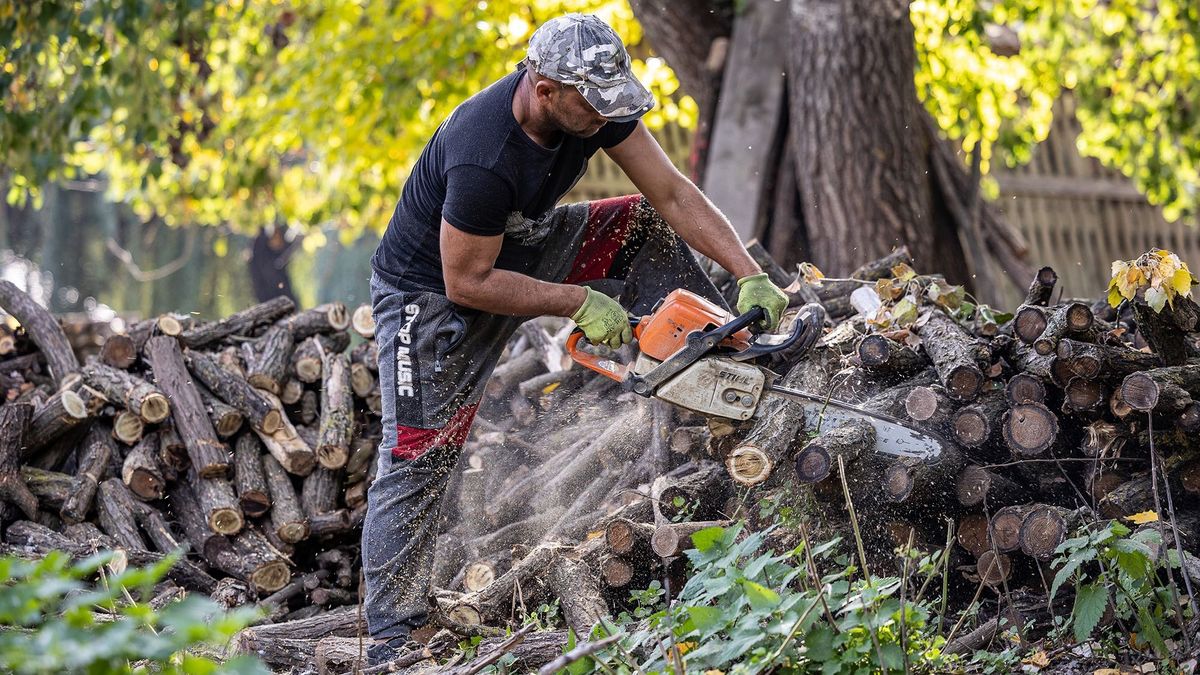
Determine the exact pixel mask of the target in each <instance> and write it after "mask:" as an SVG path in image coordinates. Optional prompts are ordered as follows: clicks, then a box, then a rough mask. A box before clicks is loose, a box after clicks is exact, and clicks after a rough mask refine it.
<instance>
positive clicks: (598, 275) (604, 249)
mask: <svg viewBox="0 0 1200 675" xmlns="http://www.w3.org/2000/svg"><path fill="white" fill-rule="evenodd" d="M641 198H642V196H641V195H636V194H635V195H625V196H623V197H610V198H608V199H597V200H595V201H592V202H588V217H587V224H586V225H585V229H584V232H583V244H581V245H580V247H579V254H578V255H576V256H575V261H574V262H573V263H572V264H571V273H570V274H568V275H567V278H566V279H564V280H563V283H564V284H579V283H583V282H584V281H595V280H597V279H604V278H607V277H608V271H609V270H610V269H612V264H613V261H614V260H616V258H617V253H618V252H620V250H621V247H622V246H624V245H625V240H626V239H627V238H628V237H629V234H630V233H631V232H632V231H633V225H634V223H633V220H634V213H635V208H634V207H635V206H636V205H637V203H638V201H639V200H640V199H641Z"/></svg>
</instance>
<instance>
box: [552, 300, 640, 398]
mask: <svg viewBox="0 0 1200 675" xmlns="http://www.w3.org/2000/svg"><path fill="white" fill-rule="evenodd" d="M640 321H641V318H639V317H636V316H631V317H629V327H630V328H637V325H638V323H639V322H640ZM581 340H582V341H583V344H585V345H590V344H592V342H591V341H590V340H588V339H587V336H586V335H584V334H583V329H582V328H580V327H578V326H576V327H575V330H573V331H571V334H570V335H568V336H567V353H568V354H570V355H571V359H572V360H573V361H575V363H578V364H579V365H581V366H583V367H584V368H587V369H589V370H594V371H596V372H597V373H600V374H601V375H603V376H605V377H607V378H611V379H614V380H616V381H617V382H624V381H625V376H626V375H628V374H629V364H627V363H618V362H617V361H613V360H612V359H606V358H602V357H599V356H596V355H595V354H593V353H591V352H587V351H584V350H582V349H580V348H579V347H580V344H579V342H580V341H581Z"/></svg>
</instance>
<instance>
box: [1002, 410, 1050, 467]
mask: <svg viewBox="0 0 1200 675" xmlns="http://www.w3.org/2000/svg"><path fill="white" fill-rule="evenodd" d="M1057 438H1058V418H1057V417H1055V416H1054V413H1052V412H1050V409H1049V408H1047V407H1046V406H1044V405H1042V404H1041V403H1025V404H1022V405H1017V406H1013V407H1012V408H1010V409H1009V410H1008V412H1007V413H1005V414H1004V442H1005V443H1007V444H1008V448H1009V450H1011V451H1012V453H1013V456H1014V457H1018V458H1020V457H1037V456H1039V455H1042V454H1044V453H1045V452H1046V451H1047V450H1049V449H1050V446H1052V445H1053V444H1054V441H1055V440H1056V439H1057Z"/></svg>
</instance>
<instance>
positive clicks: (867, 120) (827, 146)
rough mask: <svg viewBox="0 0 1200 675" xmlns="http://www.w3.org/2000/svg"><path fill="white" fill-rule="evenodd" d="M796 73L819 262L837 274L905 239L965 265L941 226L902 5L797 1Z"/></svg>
mask: <svg viewBox="0 0 1200 675" xmlns="http://www.w3.org/2000/svg"><path fill="white" fill-rule="evenodd" d="M790 28H791V31H792V41H791V44H792V47H791V53H790V62H789V67H788V75H789V78H788V86H789V89H790V94H791V105H790V109H789V112H790V118H789V119H790V123H791V130H792V136H791V138H792V148H791V151H792V156H793V160H794V162H795V166H796V182H797V185H798V187H799V190H800V194H801V196H802V204H803V215H804V222H805V223H806V224H807V230H808V241H809V243H810V245H811V251H810V257H811V259H812V261H813V262H815V263H816V264H817V265H818V266H819V267H821V268H822V269H824V270H825V271H826V272H830V273H833V274H839V275H840V274H844V273H847V272H849V271H850V270H852V269H853V268H854V267H855V266H856V265H857V264H858V263H861V262H862V261H863V260H868V259H871V258H878V257H880V256H883V255H886V254H887V253H888V252H889V251H891V250H892V249H893V248H894V247H896V246H899V245H901V244H908V246H909V248H910V250H912V251H914V252H916V253H917V254H918V256H924V259H923V260H922V259H918V260H917V264H918V265H922V264H923V263H924V266H926V267H928V266H930V265H932V264H934V262H935V261H936V263H937V267H938V268H939V269H945V270H961V269H964V265H965V263H964V257H963V252H962V249H961V247H960V246H959V243H958V238H957V235H956V234H955V233H954V232H953V230H949V231H947V229H946V228H945V227H944V226H939V225H938V223H936V222H935V220H936V218H937V214H936V213H935V210H934V205H933V202H934V196H933V194H934V191H933V186H932V183H931V180H932V174H931V172H930V171H929V160H928V157H929V150H930V143H929V139H928V138H927V136H926V134H925V133H924V126H923V121H922V120H921V117H920V115H922V114H923V112H922V110H921V109H920V104H919V103H918V101H917V92H916V87H915V85H914V84H913V66H914V59H915V55H914V54H915V51H914V47H913V29H912V24H911V23H910V21H909V18H908V3H907V2H905V1H904V0H792V2H791V24H790Z"/></svg>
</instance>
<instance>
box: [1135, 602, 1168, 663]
mask: <svg viewBox="0 0 1200 675" xmlns="http://www.w3.org/2000/svg"><path fill="white" fill-rule="evenodd" d="M1137 614H1138V628H1139V629H1140V630H1141V633H1142V637H1143V638H1145V639H1146V642H1149V643H1150V646H1152V647H1154V651H1156V652H1158V655H1159V656H1163V657H1165V656H1167V655H1169V654H1170V653H1171V650H1169V649H1168V648H1167V643H1166V641H1164V640H1163V637H1162V633H1161V632H1160V631H1159V630H1158V624H1157V623H1156V622H1155V621H1154V617H1153V616H1152V615H1151V614H1150V610H1149V609H1148V608H1146V607H1139V608H1138V613H1137Z"/></svg>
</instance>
